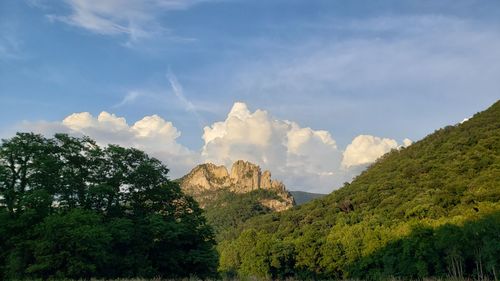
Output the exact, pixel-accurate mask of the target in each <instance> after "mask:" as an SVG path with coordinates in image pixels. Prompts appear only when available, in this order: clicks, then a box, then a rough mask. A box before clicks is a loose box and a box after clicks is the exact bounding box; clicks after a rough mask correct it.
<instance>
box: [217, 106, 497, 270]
mask: <svg viewBox="0 0 500 281" xmlns="http://www.w3.org/2000/svg"><path fill="white" fill-rule="evenodd" d="M475 222H477V223H475ZM498 226H500V101H497V102H496V103H495V104H493V105H492V106H491V107H490V108H488V109H487V110H485V111H483V112H480V113H477V114H475V115H474V116H473V117H472V118H470V119H469V120H468V121H465V122H463V123H460V124H456V125H452V126H446V127H444V128H442V129H439V130H436V131H435V132H434V133H432V134H430V135H428V136H426V137H425V138H423V139H422V140H420V141H418V142H416V143H414V144H412V145H411V146H409V147H406V148H400V149H397V150H393V151H391V152H389V153H387V154H385V155H384V156H382V157H381V158H379V159H378V160H377V161H376V162H375V163H374V164H372V165H371V166H370V167H369V168H368V169H367V170H365V171H363V172H362V173H361V174H360V175H359V176H357V177H356V178H355V179H354V180H353V181H352V182H351V183H350V184H345V185H344V187H342V188H340V189H338V190H336V191H334V192H332V193H331V194H329V195H327V196H325V197H323V198H320V199H317V200H313V201H311V202H309V203H306V204H304V205H301V206H298V207H296V208H293V209H291V210H287V211H285V212H281V213H275V214H267V215H263V216H259V217H255V218H252V219H249V220H248V221H247V222H246V223H244V224H243V225H241V226H240V227H239V228H238V229H237V232H236V233H235V234H233V237H235V238H234V239H232V240H228V241H225V243H224V244H221V245H219V253H220V255H221V258H220V261H221V263H220V268H219V270H220V271H222V272H227V273H228V274H237V275H241V276H260V277H266V278H273V279H275V278H278V279H279V278H287V277H290V276H293V277H297V278H304V279H331V278H334V279H346V278H361V279H376V280H378V279H387V278H391V277H398V278H403V279H421V278H427V277H430V276H437V277H446V276H450V275H449V274H452V275H451V276H452V277H457V278H458V277H461V276H469V277H470V276H475V277H476V278H482V277H480V276H483V277H484V276H485V275H488V276H489V278H494V277H495V276H496V273H495V267H497V268H498V266H500V244H498V233H500V229H499V227H498ZM443 231H444V232H445V233H447V234H446V235H442V233H443ZM475 233H480V234H481V235H480V236H478V235H476V234H475ZM482 264H488V268H484V270H483V267H482V266H480V265H482Z"/></svg>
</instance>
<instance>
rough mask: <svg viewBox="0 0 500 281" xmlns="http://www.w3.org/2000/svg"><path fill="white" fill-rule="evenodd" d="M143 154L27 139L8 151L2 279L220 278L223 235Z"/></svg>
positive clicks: (0, 216)
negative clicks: (218, 242)
mask: <svg viewBox="0 0 500 281" xmlns="http://www.w3.org/2000/svg"><path fill="white" fill-rule="evenodd" d="M167 173H168V169H167V168H166V167H165V166H164V165H163V164H161V163H160V162H159V161H158V160H156V159H154V158H150V157H149V156H148V155H146V154H145V153H144V152H142V151H139V150H137V149H130V148H123V147H119V146H115V145H110V146H108V147H105V148H101V147H99V146H98V145H97V144H96V143H95V142H94V141H92V140H91V139H88V138H74V137H70V136H68V135H65V134H57V135H55V136H54V137H53V138H45V137H42V136H41V135H36V134H32V133H18V134H17V135H16V136H14V137H13V138H11V139H8V140H3V141H2V144H1V146H0V237H2V239H1V240H0V279H21V278H44V279H45V278H89V277H100V278H118V277H157V276H162V277H188V276H190V275H193V274H194V275H197V276H200V277H210V276H214V274H215V273H216V272H215V269H216V264H217V254H216V252H215V248H214V244H215V240H214V236H213V231H212V228H211V227H210V226H208V225H207V224H206V221H205V218H204V217H203V216H202V211H201V209H200V208H199V207H198V204H197V203H196V202H195V201H194V200H193V199H192V198H191V197H188V196H185V195H184V194H183V193H182V192H181V190H180V187H179V185H178V184H177V183H174V182H172V181H170V180H169V179H168V176H167Z"/></svg>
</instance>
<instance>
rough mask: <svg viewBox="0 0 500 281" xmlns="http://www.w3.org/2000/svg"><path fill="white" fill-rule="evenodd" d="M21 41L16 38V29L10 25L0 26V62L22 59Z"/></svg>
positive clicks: (2, 24) (3, 24)
mask: <svg viewBox="0 0 500 281" xmlns="http://www.w3.org/2000/svg"><path fill="white" fill-rule="evenodd" d="M23 58H24V55H23V53H22V41H21V40H19V38H18V37H17V31H16V28H15V27H14V26H13V25H11V24H5V23H1V24H0V61H1V60H11V59H23Z"/></svg>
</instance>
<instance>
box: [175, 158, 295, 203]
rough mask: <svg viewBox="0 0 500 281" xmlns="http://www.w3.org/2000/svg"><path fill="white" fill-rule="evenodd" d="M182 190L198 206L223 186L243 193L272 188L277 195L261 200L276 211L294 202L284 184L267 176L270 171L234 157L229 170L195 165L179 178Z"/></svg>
mask: <svg viewBox="0 0 500 281" xmlns="http://www.w3.org/2000/svg"><path fill="white" fill-rule="evenodd" d="M180 184H181V187H182V189H183V190H184V192H186V193H187V194H189V195H191V196H193V197H194V198H195V199H196V200H197V201H198V202H199V203H200V206H201V207H204V205H205V202H206V200H210V197H211V194H212V193H216V192H217V191H219V190H222V189H226V190H229V191H231V192H235V193H247V192H251V191H254V190H258V189H264V190H269V191H273V192H275V193H276V195H277V196H278V198H279V199H271V198H270V199H263V200H261V202H260V203H261V204H262V205H264V206H266V207H268V208H270V209H272V210H274V211H277V212H280V211H284V210H287V209H289V208H291V207H292V206H294V205H295V202H294V199H293V197H292V195H291V194H290V193H289V192H288V191H287V190H286V188H285V185H284V184H283V183H282V182H280V181H277V180H273V179H272V178H271V172H270V171H267V170H266V171H264V172H262V171H261V169H260V167H259V166H258V165H255V164H253V163H250V162H247V161H243V160H238V161H236V162H234V164H233V166H232V167H231V173H229V172H228V170H227V169H226V167H224V166H222V165H221V166H217V165H215V164H212V163H205V164H201V165H198V166H196V167H195V168H194V169H192V170H191V172H189V173H188V174H187V175H185V176H184V177H182V178H181V179H180Z"/></svg>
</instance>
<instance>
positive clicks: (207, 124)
mask: <svg viewBox="0 0 500 281" xmlns="http://www.w3.org/2000/svg"><path fill="white" fill-rule="evenodd" d="M499 15H500V2H499V1H497V0H491V1H473V0H453V1H452V0H449V1H447V0H443V1H435V0H432V1H431V0H415V1H412V0H406V1H399V0H398V1H396V0H394V1H390V0H381V1H368V0H367V1H357V0H350V1H345V0H324V1H323V0H308V1H304V0H303V1H297V0H271V1H269V0H265V1H264V0H262V1H261V0H252V1H250V0H61V1H53V0H2V1H0V137H2V138H9V137H11V136H13V135H14V134H15V132H16V131H34V132H38V133H43V134H46V135H47V136H50V135H51V134H53V133H55V132H66V133H69V134H73V135H77V136H81V135H88V136H90V137H92V138H94V139H96V140H97V141H98V142H99V143H100V144H102V145H106V144H108V143H113V144H120V145H124V146H131V147H137V148H140V149H143V150H145V151H146V152H148V153H149V154H151V155H153V156H154V157H157V158H159V159H160V160H162V161H163V162H164V163H165V164H166V165H167V166H168V167H169V168H170V170H171V177H172V178H177V177H180V176H182V175H184V174H185V173H187V172H188V171H189V170H190V169H191V168H192V167H194V165H196V164H198V163H203V162H214V163H216V164H224V165H228V166H230V165H231V163H232V162H233V161H235V160H238V159H243V160H248V161H252V162H255V163H257V164H259V165H261V167H262V168H263V169H270V170H271V172H272V174H273V177H274V178H277V179H279V180H282V181H284V183H285V184H286V185H287V187H288V188H289V189H291V190H304V191H311V192H322V193H326V192H330V191H332V190H334V189H337V188H339V187H340V186H341V185H342V184H343V182H346V181H350V180H351V179H352V177H353V176H355V175H357V174H359V173H360V171H362V170H363V169H365V168H366V167H367V166H368V165H369V164H371V163H373V162H374V161H375V160H376V159H377V158H378V157H380V156H381V155H383V154H384V153H386V152H388V151H390V150H391V149H402V147H405V146H408V145H410V144H411V143H412V142H415V141H418V140H420V139H422V138H423V137H425V136H426V135H428V134H430V133H432V132H433V131H434V130H436V129H438V128H440V127H443V126H446V125H453V124H457V123H460V122H461V121H462V120H464V119H466V118H468V117H470V116H472V115H473V114H474V113H476V112H478V111H481V110H484V109H486V108H487V107H488V106H490V105H491V104H493V103H494V102H495V101H496V100H498V99H499V97H500V17H499Z"/></svg>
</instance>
